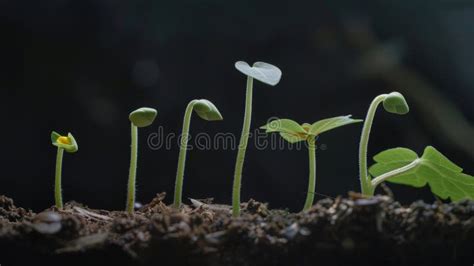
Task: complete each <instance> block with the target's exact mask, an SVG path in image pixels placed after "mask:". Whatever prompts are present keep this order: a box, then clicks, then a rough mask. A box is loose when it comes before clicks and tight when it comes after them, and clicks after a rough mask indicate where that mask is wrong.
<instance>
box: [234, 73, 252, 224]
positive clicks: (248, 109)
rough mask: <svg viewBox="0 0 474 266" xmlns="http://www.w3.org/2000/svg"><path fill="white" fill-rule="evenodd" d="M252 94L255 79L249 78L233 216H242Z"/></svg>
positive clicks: (237, 166)
mask: <svg viewBox="0 0 474 266" xmlns="http://www.w3.org/2000/svg"><path fill="white" fill-rule="evenodd" d="M252 94H253V78H251V77H247V92H246V96H245V115H244V125H243V127H242V135H241V136H240V142H239V147H238V149H239V150H238V152H237V159H236V161H235V172H234V184H233V186H232V216H234V217H238V216H239V215H240V186H241V179H242V169H243V167H244V161H245V152H246V150H247V144H248V141H249V133H250V124H251V121H252Z"/></svg>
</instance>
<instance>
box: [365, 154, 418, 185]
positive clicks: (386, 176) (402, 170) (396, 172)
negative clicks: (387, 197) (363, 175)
mask: <svg viewBox="0 0 474 266" xmlns="http://www.w3.org/2000/svg"><path fill="white" fill-rule="evenodd" d="M421 162H422V159H416V160H414V161H413V162H411V163H409V164H407V165H405V166H403V167H400V168H398V169H394V170H392V171H390V172H387V173H385V174H382V175H379V176H377V177H376V178H374V179H372V182H371V184H372V186H373V187H374V188H375V187H377V186H378V185H379V184H380V183H382V182H384V181H386V180H387V179H389V178H392V177H394V176H397V175H400V174H403V173H406V172H408V171H410V170H411V169H413V168H415V167H417V166H418V165H420V163H421Z"/></svg>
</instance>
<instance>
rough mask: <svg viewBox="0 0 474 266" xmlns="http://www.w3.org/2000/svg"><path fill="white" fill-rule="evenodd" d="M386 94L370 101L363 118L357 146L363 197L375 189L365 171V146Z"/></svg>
mask: <svg viewBox="0 0 474 266" xmlns="http://www.w3.org/2000/svg"><path fill="white" fill-rule="evenodd" d="M386 96H387V94H382V95H379V96H377V97H375V99H374V100H373V101H372V103H371V104H370V107H369V111H368V112H367V117H366V118H365V122H364V127H363V128H362V136H361V138H360V145H359V178H360V187H361V192H362V194H363V195H365V196H373V195H374V190H375V188H374V187H373V186H372V184H371V178H370V176H369V173H368V171H367V146H368V144H369V135H370V130H371V129H372V123H373V122H374V116H375V111H376V110H377V107H378V106H379V104H380V103H381V102H383V101H384V99H385V97H386Z"/></svg>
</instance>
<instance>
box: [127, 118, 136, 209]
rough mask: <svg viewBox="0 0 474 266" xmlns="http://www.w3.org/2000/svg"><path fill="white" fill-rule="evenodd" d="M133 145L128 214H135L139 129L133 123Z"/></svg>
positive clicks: (129, 177) (128, 191)
mask: <svg viewBox="0 0 474 266" xmlns="http://www.w3.org/2000/svg"><path fill="white" fill-rule="evenodd" d="M131 133H132V145H131V152H130V172H129V175H128V190H127V212H128V213H133V209H134V207H135V182H136V181H135V180H136V177H137V152H138V128H137V127H136V126H135V125H134V124H133V123H131Z"/></svg>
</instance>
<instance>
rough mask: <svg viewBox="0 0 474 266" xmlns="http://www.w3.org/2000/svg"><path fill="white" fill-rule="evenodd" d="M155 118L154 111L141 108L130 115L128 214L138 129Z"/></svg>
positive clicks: (134, 176)
mask: <svg viewBox="0 0 474 266" xmlns="http://www.w3.org/2000/svg"><path fill="white" fill-rule="evenodd" d="M155 118H156V110H155V109H153V108H148V107H142V108H139V109H137V110H135V111H133V112H131V113H130V116H129V119H130V122H131V134H132V145H131V149H132V150H131V157H130V173H129V176H128V192H127V207H126V210H127V211H128V213H133V208H134V206H135V182H136V176H137V153H138V128H139V127H147V126H149V125H151V124H152V123H153V121H154V120H155Z"/></svg>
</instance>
